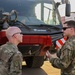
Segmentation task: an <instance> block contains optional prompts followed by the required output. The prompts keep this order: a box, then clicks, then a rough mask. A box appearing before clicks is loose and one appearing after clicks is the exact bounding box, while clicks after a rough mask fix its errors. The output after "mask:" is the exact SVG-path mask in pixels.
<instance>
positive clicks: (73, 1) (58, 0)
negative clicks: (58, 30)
mask: <svg viewBox="0 0 75 75" xmlns="http://www.w3.org/2000/svg"><path fill="white" fill-rule="evenodd" d="M55 1H56V2H60V1H61V0H55ZM69 1H70V4H71V12H75V7H74V5H75V0H69Z"/></svg>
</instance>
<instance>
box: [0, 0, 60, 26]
mask: <svg viewBox="0 0 75 75" xmlns="http://www.w3.org/2000/svg"><path fill="white" fill-rule="evenodd" d="M0 10H2V12H11V11H12V10H16V11H17V12H18V20H19V21H21V22H22V23H24V24H25V25H41V24H45V25H46V24H47V25H54V26H55V25H59V23H60V22H59V19H58V14H57V12H56V11H55V5H54V4H53V0H0ZM12 16H13V15H12ZM12 18H13V17H12Z"/></svg>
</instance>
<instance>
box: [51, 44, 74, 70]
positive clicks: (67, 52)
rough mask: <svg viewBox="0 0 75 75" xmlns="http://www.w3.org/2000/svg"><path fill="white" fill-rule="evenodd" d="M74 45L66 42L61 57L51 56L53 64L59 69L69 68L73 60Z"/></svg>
mask: <svg viewBox="0 0 75 75" xmlns="http://www.w3.org/2000/svg"><path fill="white" fill-rule="evenodd" d="M72 54H73V46H72V45H71V44H70V43H68V44H67V43H66V44H65V46H64V47H62V49H61V54H60V57H59V58H52V57H50V62H51V64H52V65H53V66H54V67H56V68H59V69H64V68H67V67H68V66H69V65H70V63H71V62H72V60H73V59H72Z"/></svg>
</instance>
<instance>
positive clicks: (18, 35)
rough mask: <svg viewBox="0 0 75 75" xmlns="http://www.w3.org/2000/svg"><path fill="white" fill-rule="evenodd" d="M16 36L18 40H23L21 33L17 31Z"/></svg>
mask: <svg viewBox="0 0 75 75" xmlns="http://www.w3.org/2000/svg"><path fill="white" fill-rule="evenodd" d="M16 37H17V40H18V42H19V43H21V42H22V40H23V34H21V33H18V34H16Z"/></svg>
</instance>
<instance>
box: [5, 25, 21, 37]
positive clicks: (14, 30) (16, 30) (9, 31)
mask: <svg viewBox="0 0 75 75" xmlns="http://www.w3.org/2000/svg"><path fill="white" fill-rule="evenodd" d="M21 32H22V31H21V30H20V28H18V27H16V26H12V27H9V28H8V29H7V30H6V37H11V36H13V35H14V34H16V33H21Z"/></svg>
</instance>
